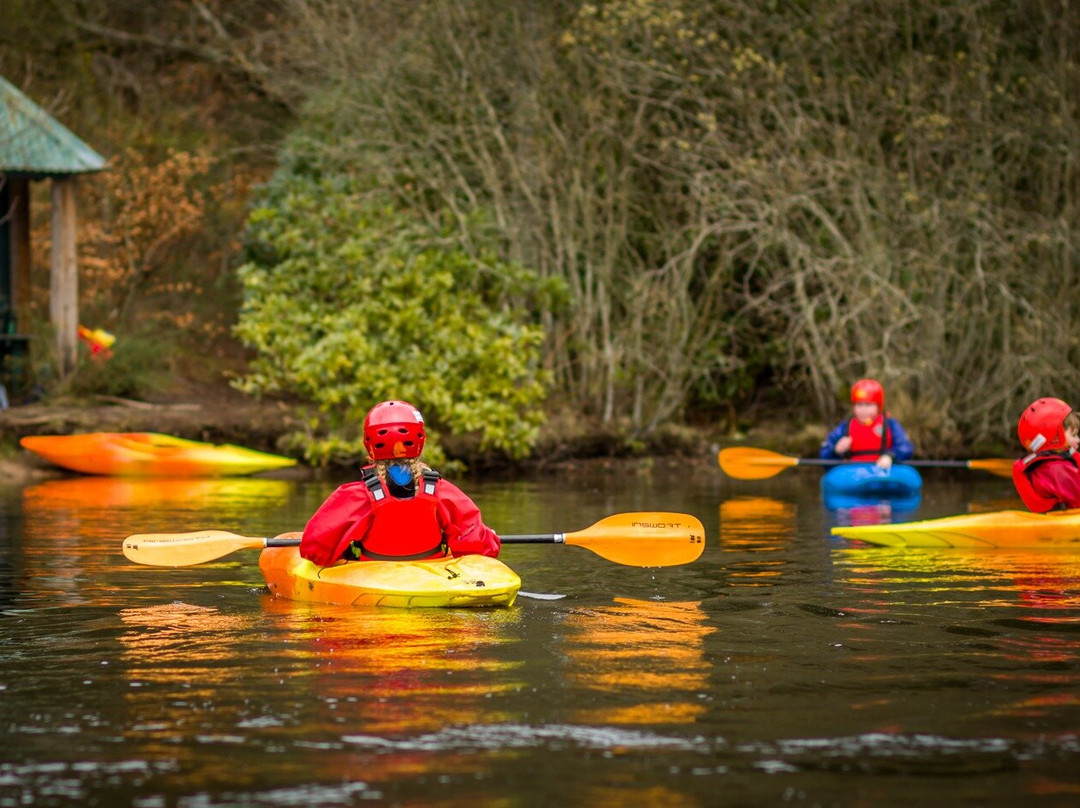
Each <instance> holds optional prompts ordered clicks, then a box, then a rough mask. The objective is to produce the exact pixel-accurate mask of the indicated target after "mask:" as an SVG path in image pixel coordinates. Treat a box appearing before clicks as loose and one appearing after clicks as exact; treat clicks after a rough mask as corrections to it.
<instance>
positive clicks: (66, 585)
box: [19, 477, 290, 604]
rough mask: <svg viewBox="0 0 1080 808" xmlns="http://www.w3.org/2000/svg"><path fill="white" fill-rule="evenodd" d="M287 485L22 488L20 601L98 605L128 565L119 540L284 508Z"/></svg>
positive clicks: (117, 483)
mask: <svg viewBox="0 0 1080 808" xmlns="http://www.w3.org/2000/svg"><path fill="white" fill-rule="evenodd" d="M289 493H290V484H289V483H288V482H287V481H285V480H270V479H259V478H234V479H214V480H209V479H204V480H191V479H183V480H160V479H155V480H149V479H147V480H135V479H125V478H114V477H70V478H64V479H57V480H48V481H46V482H42V483H39V484H37V485H31V486H28V487H26V488H25V489H23V491H22V500H23V514H24V516H25V519H24V524H23V531H22V539H23V544H24V547H23V550H22V562H23V563H24V564H25V574H24V575H21V576H20V579H19V583H20V588H21V591H22V593H23V594H32V595H33V594H38V595H47V596H49V597H52V598H54V599H55V600H56V602H57V603H63V604H85V603H95V602H98V603H104V602H106V601H109V600H111V599H112V597H116V596H119V593H120V591H121V581H120V580H119V579H118V576H124V579H123V583H127V582H128V581H130V580H131V579H130V578H129V577H128V576H127V575H126V573H130V572H131V570H132V568H133V565H132V564H131V563H130V562H128V561H127V560H126V559H125V558H124V557H123V555H122V554H121V552H120V544H121V542H122V540H123V538H124V536H126V535H129V534H131V533H137V532H163V533H168V532H178V531H181V530H186V529H191V527H190V526H185V525H184V524H183V521H184V520H185V519H190V518H192V516H191V515H192V514H200V515H201V514H204V513H205V512H206V511H208V510H209V511H212V512H213V513H214V514H215V518H219V519H221V523H222V524H224V525H227V526H228V525H231V524H239V523H240V521H241V520H243V519H248V518H250V514H251V512H252V510H253V509H254V508H258V509H259V510H260V511H262V512H265V511H266V509H268V508H272V507H274V506H276V505H280V504H283V503H285V502H286V501H287V499H288V496H289Z"/></svg>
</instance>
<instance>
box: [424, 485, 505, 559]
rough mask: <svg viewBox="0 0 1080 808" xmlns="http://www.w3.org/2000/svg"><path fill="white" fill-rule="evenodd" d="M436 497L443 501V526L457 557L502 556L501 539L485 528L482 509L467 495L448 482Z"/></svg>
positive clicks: (439, 489) (452, 550)
mask: <svg viewBox="0 0 1080 808" xmlns="http://www.w3.org/2000/svg"><path fill="white" fill-rule="evenodd" d="M435 493H436V496H437V497H438V499H439V505H438V509H439V523H440V526H441V527H442V531H443V536H444V537H445V538H446V546H447V547H448V548H449V549H450V552H451V553H452V554H453V555H456V556H463V555H486V556H491V557H492V558H495V557H496V556H498V555H499V547H500V546H501V542H500V541H499V537H498V535H497V534H496V533H495V531H494V530H492V529H491V528H490V527H488V526H487V525H485V524H484V522H483V520H482V519H481V517H480V509H479V508H477V507H476V503H474V502H473V501H472V500H471V499H469V497H468V496H467V495H466V494H465V492H464V491H462V490H461V489H460V488H458V487H457V486H456V485H454V484H453V483H451V482H448V481H447V480H439V484H438V486H437V487H436V489H435Z"/></svg>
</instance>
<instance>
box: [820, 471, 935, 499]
mask: <svg viewBox="0 0 1080 808" xmlns="http://www.w3.org/2000/svg"><path fill="white" fill-rule="evenodd" d="M921 490H922V477H921V476H920V475H919V472H917V471H916V470H915V469H913V468H912V467H911V466H905V465H902V464H900V463H897V464H894V465H893V467H892V468H890V469H889V470H888V471H885V470H883V469H879V468H878V467H877V466H875V465H874V464H873V463H844V464H843V465H841V466H833V467H832V468H831V469H829V470H828V471H827V472H825V474H824V476H822V478H821V493H822V494H824V495H825V496H826V497H829V496H849V497H867V498H871V497H877V498H882V499H910V498H911V497H914V496H917V495H918V494H919V492H920V491H921Z"/></svg>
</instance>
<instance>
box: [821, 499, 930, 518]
mask: <svg viewBox="0 0 1080 808" xmlns="http://www.w3.org/2000/svg"><path fill="white" fill-rule="evenodd" d="M821 499H822V502H824V503H825V508H826V509H828V510H830V511H856V510H864V509H866V508H876V509H878V510H879V511H880V512H881V513H882V514H883V515H886V516H888V518H887V519H884V520H882V519H877V520H875V522H880V521H886V522H891V521H892V519H893V517H895V516H900V517H901V518H903V516H904V515H905V514H906V515H913V514H914V513H915V511H917V510H918V509H919V505H921V504H922V493H921V492H916V493H915V494H909V495H907V496H895V495H894V496H885V495H878V496H874V495H872V494H871V495H864V496H855V495H853V494H825V495H824V496H823V497H822V498H821ZM886 512H887V513H886Z"/></svg>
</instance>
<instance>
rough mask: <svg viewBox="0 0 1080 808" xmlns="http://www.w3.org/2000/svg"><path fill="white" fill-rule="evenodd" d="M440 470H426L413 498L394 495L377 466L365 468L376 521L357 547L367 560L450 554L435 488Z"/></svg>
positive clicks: (403, 559) (435, 556) (418, 557)
mask: <svg viewBox="0 0 1080 808" xmlns="http://www.w3.org/2000/svg"><path fill="white" fill-rule="evenodd" d="M439 479H440V477H439V473H438V472H437V471H431V470H430V469H428V470H425V471H424V472H423V477H422V479H421V481H420V484H419V485H418V486H417V491H416V493H415V494H414V495H413V496H412V497H410V498H409V499H398V498H397V497H394V496H392V495H391V494H390V492H389V491H388V490H387V489H386V485H385V484H384V483H383V481H382V480H380V479H379V475H378V473H377V472H376V471H375V469H374V468H371V467H368V468H366V469H364V483H365V485H367V487H368V491H370V492H371V498H372V503H371V510H372V522H371V527H370V528H368V531H367V534H366V535H365V536H364V539H363V542H362V543H361V544H360V545H359V546H358V545H357V544H356V543H354V544H353V548H354V550H355V551H356V552H357V553H358V554H359V557H360V558H361V559H363V560H365V561H418V560H420V559H423V558H439V557H442V556H444V555H446V549H445V546H444V541H443V535H442V527H441V526H440V525H439V517H438V504H439V499H438V497H436V496H435V488H436V486H437V485H438V482H439Z"/></svg>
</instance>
